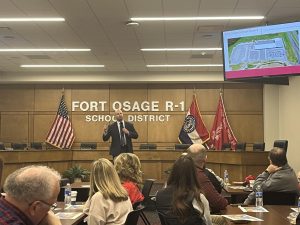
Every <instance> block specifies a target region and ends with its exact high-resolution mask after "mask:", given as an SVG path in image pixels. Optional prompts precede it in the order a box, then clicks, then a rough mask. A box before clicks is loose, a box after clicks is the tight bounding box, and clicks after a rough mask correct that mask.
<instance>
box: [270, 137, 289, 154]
mask: <svg viewBox="0 0 300 225" xmlns="http://www.w3.org/2000/svg"><path fill="white" fill-rule="evenodd" d="M288 143H289V142H288V140H275V141H274V144H273V147H277V148H283V149H284V150H285V151H286V152H287V148H288Z"/></svg>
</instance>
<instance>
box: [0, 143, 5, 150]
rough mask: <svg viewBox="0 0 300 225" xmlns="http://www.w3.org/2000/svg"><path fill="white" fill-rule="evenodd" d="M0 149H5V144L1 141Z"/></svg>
mask: <svg viewBox="0 0 300 225" xmlns="http://www.w3.org/2000/svg"><path fill="white" fill-rule="evenodd" d="M0 150H5V145H4V144H3V143H2V142H0Z"/></svg>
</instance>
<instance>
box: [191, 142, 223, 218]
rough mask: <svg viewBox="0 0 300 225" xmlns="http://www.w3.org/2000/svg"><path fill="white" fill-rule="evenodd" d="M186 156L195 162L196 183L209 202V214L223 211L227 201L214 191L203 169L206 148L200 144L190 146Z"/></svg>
mask: <svg viewBox="0 0 300 225" xmlns="http://www.w3.org/2000/svg"><path fill="white" fill-rule="evenodd" d="M187 154H188V155H189V156H190V157H192V159H193V160H194V162H195V165H196V172H197V178H198V182H199V184H200V186H201V189H202V191H203V194H204V195H205V197H206V198H207V200H208V202H209V206H210V208H211V212H219V211H220V210H222V209H225V208H226V206H227V205H228V201H227V200H226V199H225V198H224V197H223V196H222V195H221V194H220V193H219V192H218V191H217V190H216V188H215V186H214V185H213V183H212V181H211V180H210V179H209V177H208V176H207V173H209V172H208V171H206V168H205V165H206V160H207V152H206V148H205V147H204V146H203V145H202V144H192V145H191V146H190V147H189V148H188V149H187ZM211 177H214V175H211ZM215 179H216V178H215ZM216 182H218V181H216Z"/></svg>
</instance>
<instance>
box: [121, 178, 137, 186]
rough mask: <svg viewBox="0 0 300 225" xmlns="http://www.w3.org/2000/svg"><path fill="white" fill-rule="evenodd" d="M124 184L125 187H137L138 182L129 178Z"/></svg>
mask: <svg viewBox="0 0 300 225" xmlns="http://www.w3.org/2000/svg"><path fill="white" fill-rule="evenodd" d="M122 185H123V187H126V188H135V187H136V184H135V183H134V182H132V181H129V180H127V181H124V182H122Z"/></svg>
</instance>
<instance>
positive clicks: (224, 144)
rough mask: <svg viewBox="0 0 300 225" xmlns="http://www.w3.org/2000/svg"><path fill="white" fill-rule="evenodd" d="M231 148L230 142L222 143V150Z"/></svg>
mask: <svg viewBox="0 0 300 225" xmlns="http://www.w3.org/2000/svg"><path fill="white" fill-rule="evenodd" d="M227 149H231V144H230V143H223V144H222V150H227Z"/></svg>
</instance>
